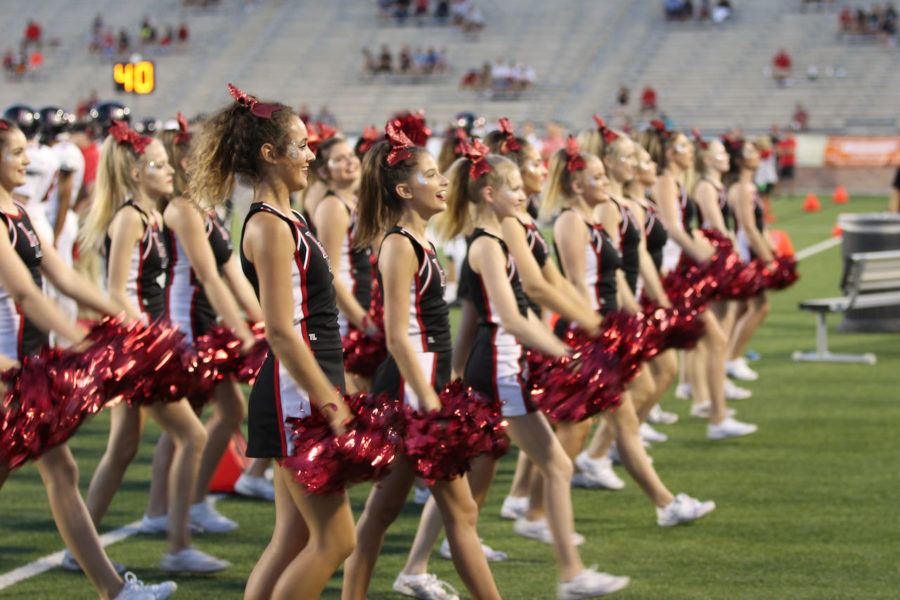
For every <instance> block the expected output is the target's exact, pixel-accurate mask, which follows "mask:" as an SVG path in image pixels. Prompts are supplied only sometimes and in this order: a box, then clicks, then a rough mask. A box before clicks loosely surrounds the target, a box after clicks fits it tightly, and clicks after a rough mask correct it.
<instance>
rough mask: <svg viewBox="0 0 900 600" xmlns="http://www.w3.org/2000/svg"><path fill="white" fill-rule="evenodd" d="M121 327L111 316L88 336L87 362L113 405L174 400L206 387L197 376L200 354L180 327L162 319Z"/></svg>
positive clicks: (132, 404)
mask: <svg viewBox="0 0 900 600" xmlns="http://www.w3.org/2000/svg"><path fill="white" fill-rule="evenodd" d="M120 323H121V321H120V320H119V319H111V318H106V319H104V320H103V321H101V322H100V323H99V324H98V325H97V326H95V328H94V329H93V330H92V331H91V332H90V333H88V335H87V337H86V338H85V339H86V340H87V341H88V343H90V347H89V349H88V350H87V351H86V352H85V355H86V360H88V361H89V362H90V365H91V370H92V372H93V374H94V377H96V378H97V379H98V380H99V381H102V382H103V394H104V395H105V397H106V398H108V399H109V401H110V402H118V401H121V400H124V401H126V402H128V404H129V406H141V405H148V404H153V403H154V402H174V401H177V400H180V399H181V398H183V397H185V396H190V395H191V394H192V393H193V392H194V390H195V389H196V388H197V387H198V386H199V385H201V384H202V382H200V381H198V379H197V377H195V376H194V371H196V369H197V362H196V356H195V354H194V352H193V350H192V349H191V348H190V346H188V344H186V343H185V341H184V334H183V333H181V332H180V331H178V329H176V328H175V327H171V326H169V325H167V324H164V323H163V322H161V321H156V322H154V323H151V324H150V325H144V324H142V323H140V322H138V321H134V322H132V323H129V324H128V325H125V326H121V325H120Z"/></svg>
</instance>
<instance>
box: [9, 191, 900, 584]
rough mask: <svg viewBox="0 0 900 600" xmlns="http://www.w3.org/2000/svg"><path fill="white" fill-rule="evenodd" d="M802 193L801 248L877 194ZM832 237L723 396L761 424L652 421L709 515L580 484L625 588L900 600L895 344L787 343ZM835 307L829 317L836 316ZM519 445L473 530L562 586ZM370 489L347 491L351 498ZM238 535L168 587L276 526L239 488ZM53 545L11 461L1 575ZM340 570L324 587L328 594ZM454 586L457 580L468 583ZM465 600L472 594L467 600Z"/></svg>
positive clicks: (234, 505)
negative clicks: (812, 206)
mask: <svg viewBox="0 0 900 600" xmlns="http://www.w3.org/2000/svg"><path fill="white" fill-rule="evenodd" d="M801 203H802V199H794V200H790V201H788V200H780V201H777V202H775V203H774V204H773V210H774V212H775V214H776V215H777V217H778V221H777V223H776V224H775V225H773V226H772V227H775V228H779V229H785V230H787V231H788V232H789V234H790V235H791V237H792V240H793V243H794V246H795V248H796V249H797V250H800V249H802V248H805V247H807V246H810V245H812V244H814V243H816V242H819V241H821V240H823V239H825V238H827V237H828V236H829V235H830V233H831V230H832V227H833V225H834V223H835V220H836V217H837V214H838V212H841V211H843V212H874V211H880V210H882V209H883V208H884V207H885V206H886V201H885V199H883V198H853V199H852V200H851V202H850V204H848V205H844V206H841V207H838V206H835V205H833V204H832V203H831V202H830V200H824V199H823V201H822V205H823V210H822V212H820V213H815V214H805V213H803V212H802V211H801V210H800V205H801ZM839 252H840V250H839V248H837V247H835V248H832V249H830V250H827V251H825V252H822V253H820V254H817V255H815V256H813V257H811V258H809V259H806V260H804V261H802V262H801V263H800V265H799V270H800V273H801V279H800V281H799V282H798V283H797V284H796V285H795V286H794V287H792V288H791V289H789V290H786V291H784V292H780V293H777V294H773V295H772V296H771V299H772V311H771V314H770V316H769V318H768V319H767V321H766V322H765V323H764V325H763V327H762V328H761V329H760V331H759V332H758V333H757V335H756V337H755V338H754V339H753V340H752V342H751V344H750V348H752V349H753V350H755V351H757V352H759V353H760V354H761V355H762V359H761V360H760V361H758V362H756V363H754V364H753V366H754V368H756V369H757V370H758V371H759V373H760V380H759V381H757V382H752V383H749V384H748V387H749V388H750V389H752V390H753V393H754V395H753V398H751V399H749V400H743V401H739V402H734V403H732V406H733V407H735V408H737V410H738V412H739V415H738V417H739V418H740V419H742V420H746V421H749V422H752V423H757V424H758V425H759V432H758V433H756V434H754V435H752V436H749V437H746V438H741V439H737V440H729V441H719V442H708V441H707V440H706V438H705V422H702V421H698V420H694V419H691V418H690V417H688V415H687V410H688V405H687V402H685V401H680V400H675V399H674V398H673V397H672V395H671V391H670V392H669V394H668V395H667V397H666V398H665V399H664V401H663V405H664V406H665V407H666V408H667V409H668V410H674V411H676V412H678V413H679V414H680V415H681V417H682V419H681V421H679V422H678V423H677V424H675V425H670V426H661V427H660V430H661V431H664V432H666V433H668V434H669V435H670V441H669V442H667V443H664V444H655V445H654V448H653V449H652V450H651V451H650V452H651V455H652V456H653V458H654V459H655V464H656V467H657V470H658V472H659V474H660V476H661V477H662V479H663V481H664V482H665V483H666V484H667V485H668V487H669V488H670V489H671V490H672V491H673V492H676V493H677V492H681V491H684V492H687V493H689V494H691V495H693V496H696V497H699V498H701V499H714V500H715V501H716V503H717V504H718V509H717V510H716V511H715V512H713V513H712V514H711V515H709V516H708V517H706V518H705V519H704V520H702V521H700V522H697V523H695V524H693V525H687V526H682V527H677V528H671V529H669V528H661V527H658V526H657V525H656V524H655V513H654V511H653V509H652V506H651V504H650V503H649V502H648V501H647V499H646V497H645V496H644V495H643V494H642V493H641V492H640V491H639V490H638V489H637V486H636V485H635V484H634V482H632V481H631V480H630V479H628V478H627V477H626V474H625V473H624V471H623V470H622V468H621V467H617V472H618V473H619V474H620V475H621V476H622V477H623V478H626V481H627V482H628V483H627V486H626V488H625V489H624V490H622V491H619V492H602V491H587V490H581V489H577V490H574V491H573V494H572V496H573V502H574V506H575V515H576V527H577V530H578V531H579V532H581V533H582V534H584V535H585V536H586V538H587V542H586V543H585V544H584V545H583V546H581V549H580V550H581V554H582V557H583V559H584V561H585V563H586V564H588V565H590V564H599V565H600V568H601V569H602V570H606V571H609V572H611V573H615V574H625V575H630V576H631V577H632V580H633V581H632V584H631V586H630V587H629V588H627V589H626V590H624V591H623V592H620V593H619V594H617V595H616V596H615V597H617V598H622V599H623V600H624V599H629V598H633V599H637V598H641V599H650V598H653V599H659V598H666V599H680V598H698V599H706V598H726V599H732V598H733V599H737V598H748V599H749V598H752V599H754V600H756V599H759V598H764V599H769V598H772V599H799V598H808V599H815V600H819V599H824V598H840V599H845V598H859V599H867V600H868V599H872V598H897V597H898V596H900V592H898V584H900V566H898V564H900V513H898V510H897V501H898V498H900V478H898V475H897V469H898V458H900V452H898V450H900V444H898V441H897V440H898V436H897V428H898V425H900V398H898V391H897V390H898V383H900V376H898V370H900V343H898V342H900V338H898V336H897V335H896V334H866V335H847V334H837V333H833V332H832V334H831V337H830V344H831V348H832V350H834V351H837V352H866V351H872V352H875V353H876V354H877V355H878V364H877V365H875V366H868V365H849V364H848V365H841V364H795V363H793V362H791V360H790V354H791V352H793V351H794V350H797V349H804V350H807V349H812V348H813V347H814V343H815V339H814V316H813V315H812V314H811V313H801V312H800V311H799V310H797V308H796V307H797V302H798V301H800V300H803V299H809V298H815V297H824V296H828V295H836V294H837V293H838V289H837V282H838V278H839V276H840V262H839ZM839 319H840V317H838V316H832V317H830V323H831V324H832V325H834V324H836V323H837V322H838V321H839ZM158 432H159V430H158V428H157V427H156V426H155V425H153V424H150V425H148V427H147V429H146V431H145V434H144V444H143V446H142V448H141V451H140V454H139V456H138V457H137V459H136V460H135V461H134V463H133V465H132V467H131V469H130V470H129V472H128V474H127V477H126V480H125V482H124V484H123V485H122V488H121V489H120V491H119V493H118V495H117V497H116V499H115V501H114V503H113V505H112V507H111V509H110V511H109V514H108V515H107V518H106V521H105V522H104V524H103V527H102V531H108V530H110V529H113V528H116V527H119V526H122V525H124V524H127V523H130V522H133V521H135V520H137V519H139V518H140V516H141V514H142V513H143V511H144V508H145V503H146V498H147V489H148V479H149V474H150V459H151V453H152V444H153V442H154V441H155V438H156V436H157V434H158ZM107 433H108V419H107V417H106V416H105V415H102V414H101V415H99V416H98V417H97V418H95V419H93V420H92V421H91V422H89V423H88V424H87V425H86V426H84V427H83V428H82V429H81V431H80V432H79V434H78V435H77V436H76V437H75V438H74V439H73V440H72V442H71V447H72V450H73V452H74V454H75V456H76V459H77V460H78V463H79V467H80V469H81V484H82V489H83V491H86V489H87V484H88V481H89V480H90V476H91V473H92V471H93V469H94V466H95V465H96V462H97V460H98V459H99V457H100V454H101V453H102V449H103V447H104V445H105V443H106V436H107ZM514 457H515V455H514V454H513V453H510V454H509V455H507V456H506V457H505V458H504V459H503V461H502V462H501V465H500V469H499V472H498V476H497V481H496V483H495V486H494V488H493V489H492V491H491V493H490V495H489V497H488V501H487V504H486V505H485V508H484V512H483V515H482V518H481V520H480V522H479V533H480V534H481V535H482V536H483V537H484V539H485V541H486V542H487V543H488V544H490V545H491V546H493V547H494V548H498V549H502V550H504V551H506V552H508V554H509V555H510V560H509V562H506V563H500V564H495V565H494V566H493V572H494V575H495V577H496V580H497V584H498V586H499V589H500V591H501V593H502V594H503V597H504V598H510V599H532V598H553V597H555V590H556V588H555V582H556V572H555V564H554V561H553V555H552V550H551V548H550V547H549V546H544V545H542V544H539V543H538V542H533V541H530V540H525V539H523V538H519V537H517V536H515V535H514V534H513V532H512V526H511V522H510V521H503V520H501V519H500V518H499V516H498V515H499V508H500V503H501V502H502V500H503V497H504V496H505V494H506V491H507V490H508V487H509V482H510V479H511V476H512V469H513V466H514ZM367 493H368V486H359V487H357V488H354V489H353V490H351V497H352V499H353V505H354V509H355V510H357V511H358V510H360V509H361V507H362V503H363V502H364V500H365V497H366V494H367ZM218 507H219V508H220V510H221V511H222V512H223V513H224V514H226V515H227V516H229V517H231V518H234V519H236V520H237V521H238V522H240V524H241V529H240V530H239V531H238V532H237V533H235V534H230V535H225V536H200V537H198V538H196V545H197V546H198V547H200V548H201V549H203V550H206V551H209V552H211V553H213V554H215V555H216V556H220V557H223V558H226V559H228V560H230V561H231V562H232V563H233V565H234V566H233V567H232V568H231V569H229V570H228V571H226V572H224V573H222V574H219V575H217V576H214V577H180V578H178V585H179V591H178V593H177V594H176V597H179V598H202V599H207V598H221V599H223V600H224V599H227V598H240V597H241V593H242V589H243V584H244V581H245V579H246V577H247V575H248V574H249V572H250V570H251V569H252V567H253V565H254V563H255V561H256V559H257V557H258V556H259V554H260V553H261V552H262V550H263V548H264V546H265V544H266V543H267V541H268V539H269V536H270V534H271V527H272V522H273V509H272V505H270V504H267V503H264V502H255V501H250V500H242V499H237V498H227V499H224V500H222V501H220V502H219V503H218ZM418 514H419V510H418V507H417V506H415V505H414V504H412V503H411V502H410V503H409V504H408V505H407V508H406V510H405V512H404V514H403V515H402V517H401V518H400V519H399V520H398V521H397V523H395V525H394V527H393V528H392V529H391V530H390V531H389V533H388V536H387V538H386V541H385V547H384V551H383V554H382V557H381V560H380V562H379V564H378V567H377V571H376V576H375V578H374V580H373V581H372V585H371V588H370V593H369V597H370V598H375V599H380V598H399V597H400V596H397V595H396V594H394V593H393V592H392V591H391V582H392V581H393V579H394V577H395V576H396V574H397V572H398V571H399V570H400V568H401V566H402V565H403V562H404V559H405V555H406V551H407V549H408V546H409V543H410V541H411V539H412V533H413V531H414V528H415V527H416V524H417V518H418ZM61 548H62V543H61V541H60V538H59V535H58V534H57V533H56V530H55V527H54V524H53V520H52V518H51V515H50V510H49V508H48V506H47V501H46V497H45V495H44V489H43V487H42V485H41V482H40V478H39V477H38V474H37V471H36V470H35V469H34V468H33V467H32V466H30V465H28V466H26V467H24V468H23V469H21V470H20V471H18V472H16V473H13V474H12V476H11V477H10V479H9V481H8V482H7V484H6V486H5V487H4V488H3V490H2V492H0V574H2V573H5V572H7V571H10V570H12V569H14V568H16V567H19V566H22V565H24V564H26V563H29V562H30V561H33V560H35V559H37V558H39V557H41V556H44V555H46V554H49V553H52V552H55V551H57V550H60V549H61ZM164 548H165V542H164V539H163V538H162V537H161V536H160V537H140V536H138V537H130V538H128V539H126V540H125V541H122V542H119V543H116V544H114V545H112V546H110V547H109V548H108V552H109V554H110V556H111V557H112V558H113V559H114V560H116V561H119V562H123V563H125V564H127V565H128V567H129V568H130V569H132V570H133V571H134V572H135V573H137V574H138V576H139V577H140V578H142V579H144V580H145V581H159V580H161V579H162V578H163V573H162V572H160V571H159V570H158V568H157V565H158V561H159V558H160V555H161V553H162V552H163V550H164ZM432 566H433V571H434V572H435V573H437V575H438V576H439V577H440V578H441V579H444V580H447V581H449V582H450V583H452V584H453V585H454V586H456V587H457V589H460V590H463V587H462V585H461V583H460V580H459V578H458V577H457V576H456V574H455V572H454V571H453V567H452V565H451V564H450V563H449V562H448V561H445V560H442V559H440V558H435V560H434V561H433V563H432ZM339 589H340V574H338V575H336V576H335V577H334V578H333V580H332V582H331V583H330V584H329V586H328V589H327V591H326V592H325V595H324V596H323V597H324V598H331V599H336V598H339ZM463 591H464V590H463ZM462 595H463V596H465V594H464V593H463V594H462ZM92 597H95V595H94V593H93V590H92V588H91V587H90V585H89V584H88V582H87V580H86V579H85V578H84V577H83V576H80V575H73V574H70V573H67V572H64V571H62V570H61V569H58V568H57V569H53V570H51V571H48V572H47V573H45V574H42V575H39V576H37V577H34V578H32V579H29V580H27V581H25V582H22V583H19V584H17V585H15V586H13V587H10V588H7V589H3V590H0V598H29V599H31V598H73V599H79V598H92Z"/></svg>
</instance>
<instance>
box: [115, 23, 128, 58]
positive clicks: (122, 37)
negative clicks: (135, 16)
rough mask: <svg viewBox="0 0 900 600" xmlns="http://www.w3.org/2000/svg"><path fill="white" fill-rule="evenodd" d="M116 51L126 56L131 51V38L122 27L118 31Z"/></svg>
mask: <svg viewBox="0 0 900 600" xmlns="http://www.w3.org/2000/svg"><path fill="white" fill-rule="evenodd" d="M116 51H117V52H118V53H119V54H128V53H129V52H130V51H131V38H130V37H129V36H128V31H127V30H126V29H125V28H124V27H123V28H122V29H120V30H119V42H118V46H117V47H116Z"/></svg>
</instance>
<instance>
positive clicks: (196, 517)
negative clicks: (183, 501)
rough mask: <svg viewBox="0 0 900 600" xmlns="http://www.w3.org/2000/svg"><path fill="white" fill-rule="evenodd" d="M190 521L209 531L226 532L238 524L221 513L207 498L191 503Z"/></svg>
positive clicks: (235, 527)
mask: <svg viewBox="0 0 900 600" xmlns="http://www.w3.org/2000/svg"><path fill="white" fill-rule="evenodd" d="M190 517H191V523H192V524H193V525H196V526H197V527H199V528H200V529H202V530H203V531H206V532H209V533H228V532H229V531H234V530H235V529H237V528H238V524H237V523H235V522H234V521H232V520H231V519H229V518H228V517H226V516H225V515H223V514H221V513H220V512H219V511H217V510H216V509H215V507H214V506H213V503H212V500H210V499H209V498H207V499H206V500H204V501H203V502H198V503H196V504H192V505H191V510H190Z"/></svg>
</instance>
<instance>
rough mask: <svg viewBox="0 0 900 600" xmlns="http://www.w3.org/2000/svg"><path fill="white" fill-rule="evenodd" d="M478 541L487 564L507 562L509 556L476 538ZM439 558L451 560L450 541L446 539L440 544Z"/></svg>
mask: <svg viewBox="0 0 900 600" xmlns="http://www.w3.org/2000/svg"><path fill="white" fill-rule="evenodd" d="M478 541H479V542H481V550H482V552H484V557H485V558H486V559H487V561H488V562H503V561H505V560H509V556H507V554H506V552H502V551H500V550H494V549H493V548H491V547H490V546H488V545H487V544H485V543H484V542H483V541H482V540H481V538H478ZM439 554H440V555H441V558H446V559H447V560H453V555H452V554H450V541H449V540H448V539H447V538H444V541H443V542H441V549H440V551H439Z"/></svg>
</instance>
